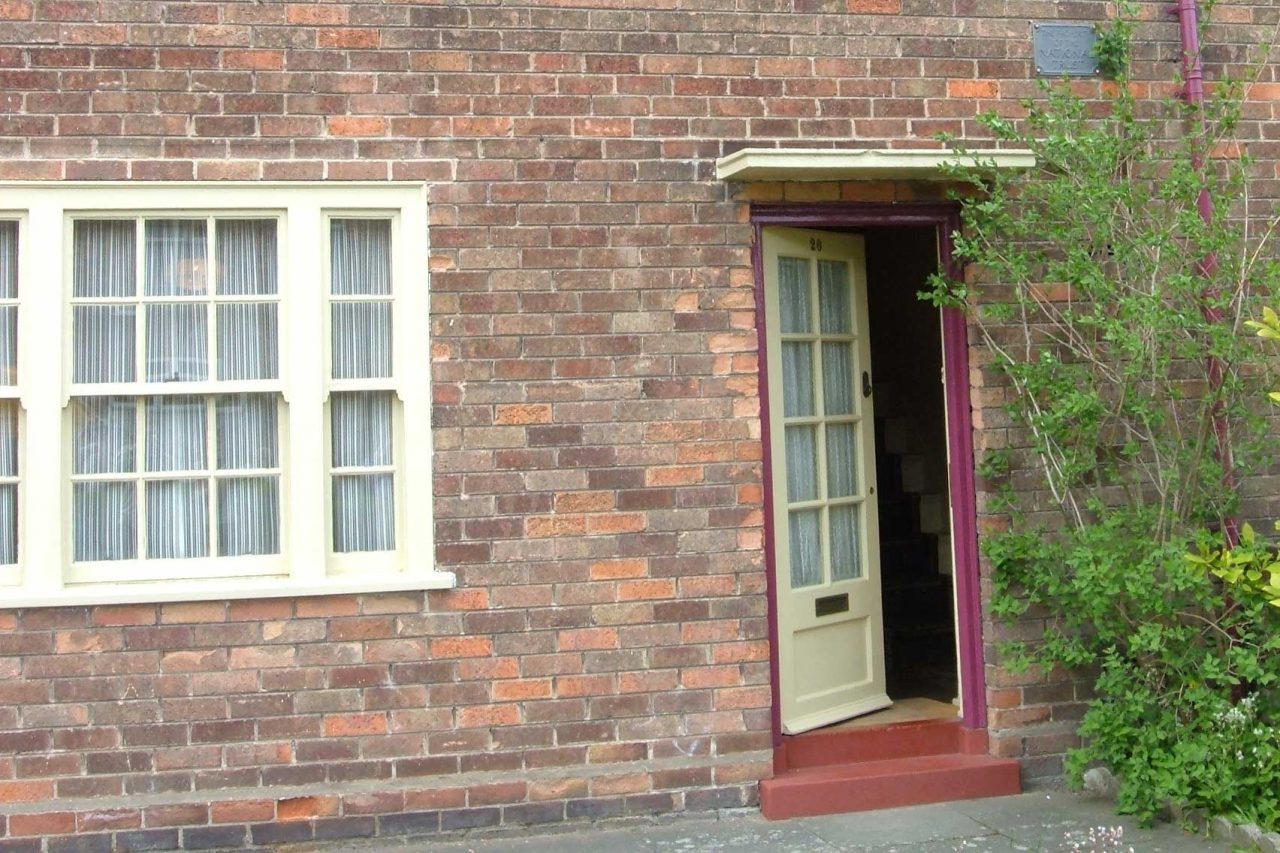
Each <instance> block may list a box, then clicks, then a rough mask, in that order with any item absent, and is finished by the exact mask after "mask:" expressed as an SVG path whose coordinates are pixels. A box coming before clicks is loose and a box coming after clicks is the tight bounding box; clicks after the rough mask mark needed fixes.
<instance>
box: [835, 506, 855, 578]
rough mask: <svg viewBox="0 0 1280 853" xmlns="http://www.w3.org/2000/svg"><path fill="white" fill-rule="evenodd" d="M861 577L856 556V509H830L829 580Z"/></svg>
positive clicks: (850, 507)
mask: <svg viewBox="0 0 1280 853" xmlns="http://www.w3.org/2000/svg"><path fill="white" fill-rule="evenodd" d="M859 577H862V567H861V565H860V559H859V556H858V507H857V506H833V507H832V508H831V579H832V580H837V581H847V580H852V579H853V578H859Z"/></svg>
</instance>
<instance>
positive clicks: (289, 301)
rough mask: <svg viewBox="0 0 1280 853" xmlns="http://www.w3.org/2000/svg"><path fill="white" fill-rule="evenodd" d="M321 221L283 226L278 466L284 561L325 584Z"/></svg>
mask: <svg viewBox="0 0 1280 853" xmlns="http://www.w3.org/2000/svg"><path fill="white" fill-rule="evenodd" d="M322 222H323V217H322V216H321V213H320V211H319V210H318V209H316V208H315V207H306V206H304V207H290V208H289V210H288V216H287V219H286V222H285V229H284V230H285V239H284V244H285V246H284V252H283V255H284V260H283V262H282V265H281V266H282V269H281V276H280V291H281V293H280V297H281V305H282V308H283V316H282V317H281V321H282V322H281V325H282V327H283V328H281V330H280V341H281V360H280V369H281V371H282V375H283V377H284V387H285V401H286V402H287V403H288V404H289V417H288V418H287V423H288V425H289V426H288V430H289V440H288V442H286V444H285V454H286V457H287V458H286V459H284V460H281V461H282V462H283V463H284V465H283V467H284V470H285V471H286V472H287V476H288V478H289V483H288V488H287V489H283V490H282V492H283V493H284V494H286V495H287V496H288V501H287V503H286V504H285V505H284V506H283V508H282V509H283V518H282V519H281V521H282V526H283V528H284V532H285V541H284V543H283V545H284V548H285V549H286V550H287V553H288V555H289V566H290V574H291V575H292V577H294V578H295V579H298V580H317V581H318V580H322V579H323V578H324V576H325V569H326V567H325V555H326V553H327V548H326V545H327V539H328V537H327V536H317V535H316V531H317V529H325V527H327V525H321V524H320V520H321V519H323V518H324V510H325V506H326V501H325V495H326V493H327V489H328V484H327V482H326V477H325V471H327V470H328V466H327V465H326V464H325V463H326V460H325V456H324V401H325V377H324V376H323V375H322V371H321V370H320V369H319V368H320V365H323V364H324V363H325V361H324V357H323V356H324V349H323V345H322V336H321V335H317V334H316V333H315V330H316V329H321V328H325V323H324V291H325V289H326V288H325V287H323V286H320V283H321V282H326V281H327V280H328V277H327V276H326V275H325V274H324V262H325V260H326V255H325V253H322V252H317V251H316V247H317V246H327V245H328V241H327V240H325V239H323V234H322V232H321V223H322Z"/></svg>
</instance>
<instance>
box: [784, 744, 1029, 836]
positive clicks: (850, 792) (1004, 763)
mask: <svg viewBox="0 0 1280 853" xmlns="http://www.w3.org/2000/svg"><path fill="white" fill-rule="evenodd" d="M1021 790H1022V786H1021V783H1020V781H1019V777H1018V762H1016V761H1011V760H1009V759H1006V758H994V757H992V756H990V755H962V754H950V755H921V756H918V757H915V758H891V759H887V760H884V761H859V762H855V763H852V764H836V765H828V766H825V767H806V768H803V769H800V770H788V771H786V772H785V773H783V774H781V775H779V776H775V777H774V778H772V779H766V780H764V781H762V782H761V783H760V811H761V812H763V813H764V816H765V817H766V818H768V819H769V820H782V819H785V818H789V817H807V816H811V815H823V814H840V813H842V812H857V811H869V810H871V809H887V808H894V807H896V806H910V805H917V804H920V803H941V802H946V801H948V800H971V799H976V798H978V797H998V796H1003V795H1005V794H1016V793H1019V792H1020V791H1021Z"/></svg>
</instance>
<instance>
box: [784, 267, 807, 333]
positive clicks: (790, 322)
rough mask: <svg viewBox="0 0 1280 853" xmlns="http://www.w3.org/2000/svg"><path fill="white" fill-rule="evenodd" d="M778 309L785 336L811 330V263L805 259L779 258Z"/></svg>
mask: <svg viewBox="0 0 1280 853" xmlns="http://www.w3.org/2000/svg"><path fill="white" fill-rule="evenodd" d="M778 309H779V313H780V314H781V315H782V318H781V320H782V323H781V325H782V333H783V334H787V333H788V332H791V333H804V332H808V331H809V329H810V328H811V326H810V313H811V312H810V308H809V262H808V261H807V260H805V259H804V258H778Z"/></svg>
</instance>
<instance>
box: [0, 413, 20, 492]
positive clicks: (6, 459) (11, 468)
mask: <svg viewBox="0 0 1280 853" xmlns="http://www.w3.org/2000/svg"><path fill="white" fill-rule="evenodd" d="M16 476H18V401H17V400H4V401H3V402H0V477H16Z"/></svg>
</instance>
